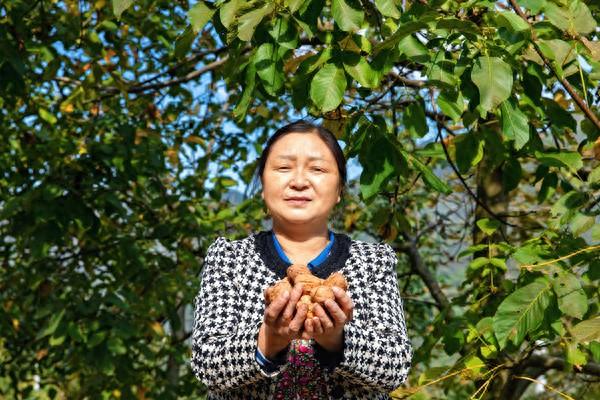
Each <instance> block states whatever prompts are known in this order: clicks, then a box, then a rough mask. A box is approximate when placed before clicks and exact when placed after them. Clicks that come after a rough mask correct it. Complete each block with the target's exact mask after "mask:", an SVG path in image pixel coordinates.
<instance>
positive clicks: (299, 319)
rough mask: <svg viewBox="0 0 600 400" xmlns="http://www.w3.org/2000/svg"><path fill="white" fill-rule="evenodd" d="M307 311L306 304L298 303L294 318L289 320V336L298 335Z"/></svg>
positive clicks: (295, 336)
mask: <svg viewBox="0 0 600 400" xmlns="http://www.w3.org/2000/svg"><path fill="white" fill-rule="evenodd" d="M307 312H308V307H307V306H306V304H300V306H299V307H298V311H297V312H296V315H295V316H294V319H293V320H292V321H291V322H290V324H289V326H288V330H289V333H290V337H292V338H297V337H299V336H300V332H301V331H302V327H303V326H304V320H305V319H306V313H307Z"/></svg>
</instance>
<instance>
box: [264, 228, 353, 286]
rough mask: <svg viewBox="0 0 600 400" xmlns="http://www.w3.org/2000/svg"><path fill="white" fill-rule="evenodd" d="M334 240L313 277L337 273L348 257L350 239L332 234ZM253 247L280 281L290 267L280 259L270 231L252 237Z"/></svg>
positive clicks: (324, 277) (346, 236)
mask: <svg viewBox="0 0 600 400" xmlns="http://www.w3.org/2000/svg"><path fill="white" fill-rule="evenodd" d="M333 234H334V236H335V240H334V242H333V246H332V247H331V253H330V254H329V256H328V257H327V258H326V259H325V261H323V263H321V264H320V265H319V266H318V267H315V269H314V270H313V275H315V276H317V277H319V278H321V279H326V278H327V277H328V276H329V275H331V274H332V273H334V272H336V271H339V270H340V269H342V267H343V266H344V265H345V264H346V260H347V259H348V257H350V244H351V243H352V239H350V237H349V236H348V235H345V234H343V233H335V232H334V233H333ZM254 246H255V248H256V251H257V252H258V253H259V255H260V258H261V259H262V260H263V262H264V263H265V265H266V266H267V268H269V269H270V270H271V271H273V272H274V273H275V275H277V276H278V277H279V278H280V279H282V278H284V277H285V276H286V271H287V268H288V267H289V266H290V265H291V264H290V263H289V262H286V261H284V260H282V259H281V257H280V256H279V253H278V252H277V249H276V248H275V245H274V244H273V239H272V238H271V231H270V230H269V231H260V232H258V233H256V234H255V235H254Z"/></svg>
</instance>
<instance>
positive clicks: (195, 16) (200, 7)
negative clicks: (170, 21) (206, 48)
mask: <svg viewBox="0 0 600 400" xmlns="http://www.w3.org/2000/svg"><path fill="white" fill-rule="evenodd" d="M214 13H215V10H212V9H210V8H208V6H207V5H206V4H204V2H203V1H199V2H198V3H196V5H194V7H192V9H191V10H190V11H188V17H189V19H190V23H191V24H192V28H194V32H196V33H198V32H200V31H201V30H202V28H204V25H206V23H207V22H208V21H210V19H211V18H212V16H213V14H214Z"/></svg>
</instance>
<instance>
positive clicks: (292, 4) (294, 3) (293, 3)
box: [284, 0, 305, 13]
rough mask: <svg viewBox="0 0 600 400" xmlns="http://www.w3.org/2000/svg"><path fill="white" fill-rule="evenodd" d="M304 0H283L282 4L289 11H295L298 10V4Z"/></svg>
mask: <svg viewBox="0 0 600 400" xmlns="http://www.w3.org/2000/svg"><path fill="white" fill-rule="evenodd" d="M304 1H305V0H285V1H284V4H285V5H286V6H287V8H288V9H289V10H290V12H292V13H295V12H296V11H298V9H299V8H300V6H302V4H303V3H304Z"/></svg>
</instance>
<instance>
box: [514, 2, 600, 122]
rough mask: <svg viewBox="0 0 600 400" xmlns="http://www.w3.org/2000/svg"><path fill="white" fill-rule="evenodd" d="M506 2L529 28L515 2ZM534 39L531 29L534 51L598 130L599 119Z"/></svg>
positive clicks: (525, 17)
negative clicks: (557, 70)
mask: <svg viewBox="0 0 600 400" xmlns="http://www.w3.org/2000/svg"><path fill="white" fill-rule="evenodd" d="M508 2H509V3H510V5H511V6H512V8H513V10H515V12H516V13H517V14H518V15H519V17H521V18H522V19H523V20H524V21H525V22H527V25H529V27H531V23H530V22H529V20H528V19H527V16H526V15H525V14H524V13H523V10H521V7H519V5H518V4H517V2H516V1H515V0H508ZM536 39H537V37H536V34H535V31H534V30H533V28H532V29H531V43H532V44H533V47H534V49H535V51H536V52H537V53H538V55H539V56H540V57H541V58H542V60H543V61H544V64H546V66H547V67H548V68H549V69H550V71H552V73H553V74H554V76H556V79H558V80H559V81H560V83H561V84H562V85H563V87H564V88H565V89H566V90H567V92H569V95H571V97H572V98H573V100H574V101H575V103H577V105H578V106H579V108H580V109H581V111H583V113H584V114H585V116H586V117H587V118H588V119H589V120H590V121H592V123H593V124H594V125H596V128H597V129H600V119H598V117H597V116H596V114H594V113H593V111H592V110H591V109H590V108H589V107H588V106H587V104H585V102H584V101H583V99H582V98H581V97H580V96H579V95H578V94H577V92H575V89H573V86H571V84H570V83H569V82H568V81H567V80H566V79H565V78H564V77H560V76H559V75H558V72H556V69H555V68H553V67H552V64H551V62H550V60H548V59H547V58H546V56H544V54H543V53H542V51H541V50H540V47H539V46H538V44H537V43H536Z"/></svg>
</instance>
